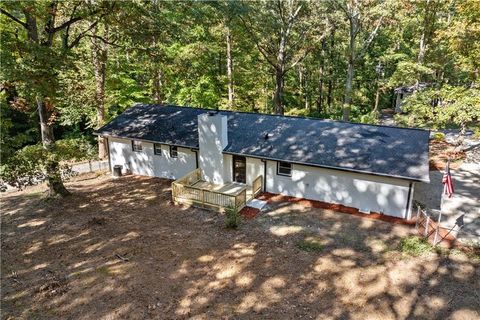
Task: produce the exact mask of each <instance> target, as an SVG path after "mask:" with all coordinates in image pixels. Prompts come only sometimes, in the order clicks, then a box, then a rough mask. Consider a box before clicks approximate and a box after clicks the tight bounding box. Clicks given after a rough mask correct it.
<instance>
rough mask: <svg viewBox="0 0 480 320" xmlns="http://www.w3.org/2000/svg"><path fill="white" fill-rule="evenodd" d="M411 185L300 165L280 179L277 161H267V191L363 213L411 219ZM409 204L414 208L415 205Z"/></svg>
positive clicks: (293, 166)
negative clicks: (358, 210)
mask: <svg viewBox="0 0 480 320" xmlns="http://www.w3.org/2000/svg"><path fill="white" fill-rule="evenodd" d="M409 185H410V183H409V182H408V181H405V180H401V179H395V178H389V177H380V176H372V175H368V174H360V173H350V172H344V171H339V170H330V169H324V168H316V167H309V166H302V165H297V164H293V165H292V176H291V177H286V176H280V175H277V162H276V161H267V186H266V187H267V188H266V191H268V192H271V193H280V194H284V195H288V196H294V197H300V198H306V199H311V200H319V201H324V202H329V203H337V204H343V205H345V206H350V207H354V208H358V209H360V210H361V211H362V212H369V211H372V212H380V213H384V214H387V215H390V216H395V217H399V218H409V215H408V214H406V211H407V210H406V208H407V201H408V192H409ZM412 192H413V190H412ZM412 196H413V193H412V194H411V197H412ZM410 201H411V200H410ZM408 205H409V207H410V206H411V203H408Z"/></svg>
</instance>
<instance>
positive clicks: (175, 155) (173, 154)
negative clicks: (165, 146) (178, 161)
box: [170, 146, 178, 158]
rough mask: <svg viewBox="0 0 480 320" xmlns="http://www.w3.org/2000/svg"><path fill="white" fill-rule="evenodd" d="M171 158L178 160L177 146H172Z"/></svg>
mask: <svg viewBox="0 0 480 320" xmlns="http://www.w3.org/2000/svg"><path fill="white" fill-rule="evenodd" d="M170 158H178V148H177V146H170Z"/></svg>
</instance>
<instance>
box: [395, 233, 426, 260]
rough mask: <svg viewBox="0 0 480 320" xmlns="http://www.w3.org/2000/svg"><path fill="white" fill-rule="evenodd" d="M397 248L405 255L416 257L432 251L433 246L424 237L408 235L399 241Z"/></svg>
mask: <svg viewBox="0 0 480 320" xmlns="http://www.w3.org/2000/svg"><path fill="white" fill-rule="evenodd" d="M398 250H399V251H400V252H402V253H405V254H407V255H410V256H414V257H418V256H422V255H425V254H428V253H430V252H433V251H434V248H433V246H432V245H431V244H430V243H428V240H427V239H425V238H420V237H418V236H409V237H406V238H403V239H402V240H401V241H400V244H399V246H398Z"/></svg>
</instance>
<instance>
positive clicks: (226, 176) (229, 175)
mask: <svg viewBox="0 0 480 320" xmlns="http://www.w3.org/2000/svg"><path fill="white" fill-rule="evenodd" d="M223 165H224V167H223V180H224V182H225V183H228V182H232V180H233V156H232V155H231V154H224V155H223Z"/></svg>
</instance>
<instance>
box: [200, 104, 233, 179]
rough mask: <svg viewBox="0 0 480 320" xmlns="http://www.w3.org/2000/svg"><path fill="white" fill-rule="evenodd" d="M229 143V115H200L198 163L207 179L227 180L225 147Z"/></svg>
mask: <svg viewBox="0 0 480 320" xmlns="http://www.w3.org/2000/svg"><path fill="white" fill-rule="evenodd" d="M227 144H228V136H227V116H224V115H220V114H216V115H209V114H208V113H205V114H201V115H199V116H198V145H199V149H200V150H199V153H198V164H199V167H200V169H202V173H203V178H204V179H205V181H208V182H212V183H218V184H223V183H225V182H226V181H225V180H224V177H225V168H226V166H225V164H224V162H223V160H224V156H223V153H222V151H223V149H224V148H225V147H226V146H227Z"/></svg>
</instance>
